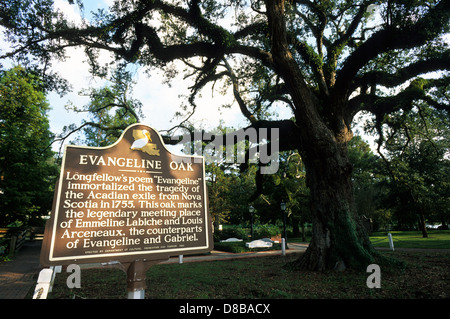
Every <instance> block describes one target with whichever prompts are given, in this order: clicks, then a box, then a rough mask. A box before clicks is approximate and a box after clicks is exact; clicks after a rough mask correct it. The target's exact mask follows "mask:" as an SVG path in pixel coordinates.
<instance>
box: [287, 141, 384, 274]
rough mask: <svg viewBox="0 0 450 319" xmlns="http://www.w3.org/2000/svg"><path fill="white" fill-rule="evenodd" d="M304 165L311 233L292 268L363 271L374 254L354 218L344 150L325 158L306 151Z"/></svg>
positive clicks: (349, 170) (349, 174) (349, 168)
mask: <svg viewBox="0 0 450 319" xmlns="http://www.w3.org/2000/svg"><path fill="white" fill-rule="evenodd" d="M330 149H333V148H330ZM334 149H336V147H334ZM304 161H305V165H306V171H307V182H308V186H309V188H310V192H311V196H312V198H311V214H312V225H313V226H312V227H313V229H312V240H311V243H310V246H309V247H308V249H307V251H306V253H305V254H304V255H303V256H302V257H301V258H300V259H299V260H298V262H297V263H296V264H297V265H296V266H297V267H300V268H303V269H311V270H321V271H323V270H330V269H337V270H340V269H345V268H347V267H349V268H354V269H355V268H363V267H367V265H368V264H371V263H373V262H374V260H375V256H376V252H375V250H374V249H373V247H372V245H371V244H370V241H369V238H368V234H367V233H366V231H365V229H364V227H363V226H362V224H361V223H360V222H359V219H358V218H357V216H356V214H355V210H354V204H353V193H352V184H351V165H350V163H349V161H348V159H347V155H346V150H344V149H340V150H338V151H336V153H330V154H327V155H325V154H324V153H323V152H320V151H317V149H316V150H307V151H305V156H304Z"/></svg>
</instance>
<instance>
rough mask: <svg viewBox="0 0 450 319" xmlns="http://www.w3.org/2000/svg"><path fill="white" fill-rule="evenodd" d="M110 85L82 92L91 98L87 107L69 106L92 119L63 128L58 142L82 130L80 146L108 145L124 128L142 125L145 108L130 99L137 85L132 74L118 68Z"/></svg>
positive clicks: (109, 82) (112, 76)
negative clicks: (141, 120)
mask: <svg viewBox="0 0 450 319" xmlns="http://www.w3.org/2000/svg"><path fill="white" fill-rule="evenodd" d="M107 83H108V84H106V85H105V86H103V87H101V88H99V89H92V88H91V89H86V90H85V91H83V92H80V94H82V95H85V96H88V97H89V98H90V102H89V103H88V104H87V105H86V106H85V107H84V108H78V107H76V106H74V105H69V106H68V108H71V109H72V110H74V111H75V112H79V113H86V114H87V115H88V117H89V120H83V121H82V123H81V125H80V126H77V125H75V124H72V125H69V126H67V127H64V129H63V132H62V133H61V134H60V136H59V138H58V139H57V140H58V141H64V140H65V139H67V138H68V137H69V136H71V135H72V134H74V133H77V132H80V131H81V132H82V133H83V135H82V136H83V137H82V138H78V140H79V142H80V143H83V144H85V145H88V146H108V145H111V144H113V143H114V142H115V141H116V140H117V139H118V138H119V137H120V136H121V135H122V132H123V130H124V129H125V128H127V127H128V126H129V125H131V124H133V123H137V122H139V118H140V116H141V107H142V105H141V102H139V101H137V100H135V99H133V98H132V97H131V95H132V85H133V84H134V83H133V81H132V76H131V74H130V73H129V72H127V71H126V70H122V69H120V68H118V69H117V70H116V71H115V72H114V73H113V74H112V75H111V79H110V80H109V81H108V82H107ZM80 139H81V140H80Z"/></svg>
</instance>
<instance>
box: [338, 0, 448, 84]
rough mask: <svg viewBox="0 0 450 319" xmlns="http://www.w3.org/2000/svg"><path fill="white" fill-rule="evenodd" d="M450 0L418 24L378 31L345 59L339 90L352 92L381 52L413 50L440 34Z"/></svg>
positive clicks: (445, 20) (339, 78) (435, 8)
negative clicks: (358, 78)
mask: <svg viewBox="0 0 450 319" xmlns="http://www.w3.org/2000/svg"><path fill="white" fill-rule="evenodd" d="M449 16H450V1H449V0H442V1H440V2H439V3H438V4H437V5H436V6H435V7H433V8H431V9H430V10H429V12H428V13H426V14H425V15H424V16H423V17H422V18H421V19H419V20H418V21H417V22H416V23H415V24H413V25H410V26H408V27H403V28H396V27H392V26H387V27H386V28H385V29H383V30H380V31H378V32H376V33H374V34H373V35H372V36H371V37H370V38H369V39H368V40H367V41H366V42H364V43H363V44H361V45H360V46H359V47H358V48H357V49H356V50H355V51H354V52H353V53H352V54H350V56H349V57H348V58H347V59H346V60H345V62H344V66H343V68H342V69H341V70H340V71H339V72H338V74H337V80H336V88H335V90H336V91H340V92H348V89H349V87H350V86H351V83H352V80H353V79H354V77H355V76H356V74H357V73H358V72H359V71H360V70H361V69H362V68H363V67H364V66H365V65H366V64H367V63H368V62H369V61H371V60H372V59H374V58H375V57H377V56H378V55H379V54H381V53H384V52H388V51H391V50H394V49H411V48H414V47H418V46H421V45H424V44H425V43H426V42H427V41H429V40H431V39H433V38H434V37H435V36H437V35H438V34H440V33H441V32H442V30H443V28H445V27H446V26H447V24H448V19H449Z"/></svg>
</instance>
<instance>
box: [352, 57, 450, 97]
mask: <svg viewBox="0 0 450 319" xmlns="http://www.w3.org/2000/svg"><path fill="white" fill-rule="evenodd" d="M439 70H450V50H447V51H445V52H443V53H442V54H441V56H440V57H433V58H429V59H425V60H420V61H418V62H415V63H412V64H410V65H408V66H406V67H404V68H402V69H399V70H397V72H396V73H387V72H382V71H370V72H367V73H365V74H364V75H362V76H359V77H357V78H356V79H355V80H354V81H353V84H352V86H351V88H350V91H354V90H355V89H356V88H358V87H362V88H364V87H368V86H371V85H382V86H385V87H395V86H398V85H401V84H403V83H405V82H406V81H408V80H410V79H412V78H414V77H416V76H418V75H420V74H425V73H429V72H434V71H439Z"/></svg>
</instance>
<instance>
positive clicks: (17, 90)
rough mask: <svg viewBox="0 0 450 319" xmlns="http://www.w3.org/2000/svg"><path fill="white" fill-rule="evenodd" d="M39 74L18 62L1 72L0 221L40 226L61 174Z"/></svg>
mask: <svg viewBox="0 0 450 319" xmlns="http://www.w3.org/2000/svg"><path fill="white" fill-rule="evenodd" d="M41 86H42V82H41V81H40V80H39V78H38V77H36V76H34V75H33V74H31V73H29V72H27V71H26V70H25V69H24V68H22V67H20V66H16V67H14V68H12V69H10V70H7V71H1V72H0V225H2V226H7V225H9V224H10V223H14V222H19V224H20V223H22V224H25V225H40V226H41V225H42V224H43V222H44V221H43V220H42V219H41V217H42V216H46V215H48V212H49V211H50V209H51V203H52V198H53V189H54V183H55V182H56V176H57V174H58V170H57V166H56V163H55V159H54V153H53V151H52V150H51V147H50V146H51V142H52V139H53V136H52V133H51V132H50V130H49V123H48V117H47V116H48V115H47V112H48V110H49V105H48V102H47V100H46V98H45V95H44V93H43V92H42V87H41Z"/></svg>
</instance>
